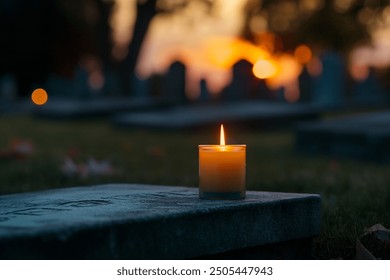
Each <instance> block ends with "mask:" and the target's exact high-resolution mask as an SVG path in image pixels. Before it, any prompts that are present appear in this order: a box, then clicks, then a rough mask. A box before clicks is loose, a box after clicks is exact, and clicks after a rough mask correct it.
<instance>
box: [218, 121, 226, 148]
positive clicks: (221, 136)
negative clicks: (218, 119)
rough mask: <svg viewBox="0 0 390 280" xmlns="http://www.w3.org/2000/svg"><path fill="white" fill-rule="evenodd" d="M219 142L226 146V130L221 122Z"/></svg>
mask: <svg viewBox="0 0 390 280" xmlns="http://www.w3.org/2000/svg"><path fill="white" fill-rule="evenodd" d="M219 144H220V145H221V146H225V132H224V130H223V124H221V134H220V136H219Z"/></svg>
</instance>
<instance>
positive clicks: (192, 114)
mask: <svg viewBox="0 0 390 280" xmlns="http://www.w3.org/2000/svg"><path fill="white" fill-rule="evenodd" d="M321 112H322V109H321V108H320V107H318V106H314V105H308V104H286V103H277V102H266V101H264V102H263V101H261V102H259V101H240V102H234V103H221V104H215V105H203V106H199V105H198V106H180V107H174V108H171V109H170V110H165V111H159V112H139V113H131V112H130V113H120V114H117V115H116V116H115V117H114V118H113V123H114V124H115V125H118V126H122V127H127V128H148V129H162V130H181V129H193V128H199V127H205V126H206V127H207V126H215V125H219V124H221V123H229V124H232V123H233V124H240V125H242V124H251V125H253V124H255V125H262V126H271V127H274V126H280V125H282V126H284V125H290V124H292V123H293V122H295V121H297V120H304V119H313V118H317V117H318V116H319V114H320V113H321Z"/></svg>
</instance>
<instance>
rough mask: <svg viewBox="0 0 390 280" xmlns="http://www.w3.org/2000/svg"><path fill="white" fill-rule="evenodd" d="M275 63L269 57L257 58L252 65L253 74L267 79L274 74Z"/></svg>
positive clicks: (275, 69)
mask: <svg viewBox="0 0 390 280" xmlns="http://www.w3.org/2000/svg"><path fill="white" fill-rule="evenodd" d="M277 71H278V68H277V65H276V64H275V63H274V62H273V61H272V60H269V59H259V60H258V61H257V62H256V63H255V64H254V65H253V74H254V75H255V76H256V77H257V78H259V79H267V78H270V77H273V76H275V75H276V73H277Z"/></svg>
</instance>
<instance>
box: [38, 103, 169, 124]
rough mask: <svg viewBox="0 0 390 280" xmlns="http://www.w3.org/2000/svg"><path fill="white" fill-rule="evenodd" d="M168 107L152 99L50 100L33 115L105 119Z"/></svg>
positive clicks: (65, 118)
mask: <svg viewBox="0 0 390 280" xmlns="http://www.w3.org/2000/svg"><path fill="white" fill-rule="evenodd" d="M166 106H168V105H167V104H164V103H163V102H159V101H157V100H154V99H151V98H140V99H135V98H129V97H104V98H103V97H100V98H88V99H75V98H73V99H72V98H65V99H64V98H49V100H48V102H47V103H46V104H45V105H43V106H40V107H37V106H36V107H34V108H33V110H32V114H33V116H35V117H38V118H48V119H58V120H61V119H63V120H70V119H80V118H95V117H105V116H108V115H110V114H113V113H117V112H120V111H133V112H134V111H142V110H152V109H153V110H156V109H160V108H165V107H166Z"/></svg>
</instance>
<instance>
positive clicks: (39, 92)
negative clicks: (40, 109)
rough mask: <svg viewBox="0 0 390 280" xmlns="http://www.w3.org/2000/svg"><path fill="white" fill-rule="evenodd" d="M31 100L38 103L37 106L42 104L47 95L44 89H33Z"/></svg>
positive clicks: (45, 100)
mask: <svg viewBox="0 0 390 280" xmlns="http://www.w3.org/2000/svg"><path fill="white" fill-rule="evenodd" d="M31 100H32V101H33V102H34V104H36V105H39V106H41V105H44V104H45V103H46V102H47V100H48V96H47V92H46V90H44V89H43V88H37V89H36V90H34V91H33V92H32V94H31Z"/></svg>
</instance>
